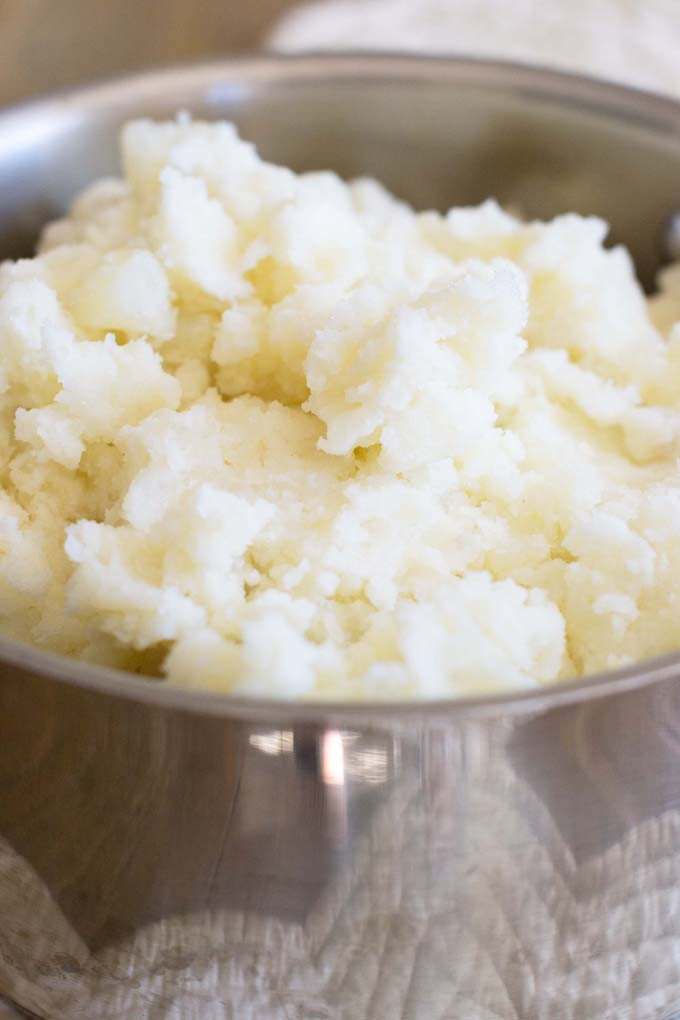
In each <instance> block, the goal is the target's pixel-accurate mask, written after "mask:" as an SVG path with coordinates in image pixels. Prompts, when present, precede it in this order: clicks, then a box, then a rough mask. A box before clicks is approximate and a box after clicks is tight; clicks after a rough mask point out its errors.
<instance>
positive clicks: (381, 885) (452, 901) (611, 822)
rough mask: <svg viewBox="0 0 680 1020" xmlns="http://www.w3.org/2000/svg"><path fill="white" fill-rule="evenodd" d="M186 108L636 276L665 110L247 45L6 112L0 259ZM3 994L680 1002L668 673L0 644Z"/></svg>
mask: <svg viewBox="0 0 680 1020" xmlns="http://www.w3.org/2000/svg"><path fill="white" fill-rule="evenodd" d="M178 109H188V110H190V111H191V112H193V113H195V114H199V115H207V116H209V117H213V118H214V117H218V116H224V117H228V118H231V119H233V120H235V121H236V122H237V123H238V124H239V126H240V127H241V129H242V131H243V132H244V133H245V135H246V136H247V137H249V138H251V139H252V140H254V141H255V142H257V143H258V145H259V146H260V148H261V150H262V151H263V153H264V154H265V155H266V156H268V157H270V158H273V159H276V160H280V161H282V162H285V163H287V164H289V165H292V166H294V167H296V168H298V169H308V168H312V167H315V168H318V167H332V168H334V169H336V170H338V171H340V172H341V173H343V174H345V175H352V174H358V173H361V174H366V173H369V174H375V175H377V176H378V177H379V178H381V179H382V180H383V181H385V182H386V183H387V184H388V185H389V186H390V187H392V188H393V189H394V190H395V191H396V192H397V193H399V194H401V195H402V196H403V197H405V198H407V199H408V200H410V201H412V202H414V203H415V204H416V205H418V206H421V207H422V206H439V207H442V208H443V207H446V206H447V205H450V204H454V203H455V204H464V203H470V202H476V201H479V200H481V199H483V198H485V197H487V196H488V195H495V196H496V197H498V198H499V199H500V200H501V201H502V202H511V203H516V204H519V205H520V206H521V207H522V209H523V210H524V211H525V212H526V213H527V214H528V215H531V216H541V215H546V216H549V215H554V214H555V213H557V212H560V211H565V210H573V209H576V210H578V211H581V212H597V213H598V214H600V215H603V216H604V217H605V218H607V219H608V220H609V221H610V222H611V223H612V227H613V236H614V237H615V239H617V240H622V241H624V242H625V243H626V244H627V245H628V246H629V247H630V248H631V250H632V251H633V254H634V256H635V258H636V260H637V262H638V265H639V267H640V271H641V274H642V276H643V278H644V279H645V281H647V282H650V281H651V280H652V278H653V275H654V272H655V270H656V268H657V267H658V264H659V260H660V257H661V238H662V236H663V230H664V224H665V222H666V220H667V217H668V215H669V214H670V213H671V211H672V210H673V209H674V208H677V206H678V204H679V203H680V105H678V104H676V103H673V102H671V101H669V100H664V99H661V98H659V97H656V96H652V95H648V94H644V93H641V92H636V91H633V90H626V89H623V88H619V87H614V86H610V85H605V84H601V83H599V84H598V83H596V82H593V81H589V80H586V79H584V78H578V77H573V76H567V75H561V74H556V73H550V72H548V71H544V70H536V69H529V68H526V67H524V68H521V67H518V66H513V65H509V64H507V65H504V64H499V63H488V62H483V61H471V60H453V59H452V60H431V59H430V60H426V59H419V58H411V57H408V58H406V57H375V56H362V57H356V56H333V57H331V56H324V57H315V56H310V57H305V58H269V57H267V58H259V59H249V60H245V61H233V62H229V63H217V64H208V65H203V66H199V67H187V68H183V69H174V70H169V71H163V72H153V73H150V74H146V75H141V76H137V77H132V78H127V79H121V80H119V81H115V82H112V83H106V84H103V85H97V86H94V87H89V88H86V89H81V90H78V91H74V92H69V93H65V94H63V95H58V96H56V97H54V98H51V99H47V100H44V101H40V102H37V103H31V104H27V105H25V106H23V107H19V108H17V109H14V110H10V111H7V112H5V113H2V114H0V236H1V237H2V238H3V241H2V244H3V254H5V255H8V254H11V255H17V254H22V253H26V251H28V250H29V248H30V244H31V242H32V240H33V239H34V237H35V234H36V231H37V229H38V227H39V225H40V224H41V223H42V222H44V221H45V220H46V219H47V218H49V217H51V216H53V215H55V214H57V213H59V212H60V211H62V210H63V208H64V206H65V204H66V202H67V201H68V199H69V198H70V197H71V196H72V195H73V193H74V192H75V191H77V190H78V188H80V187H81V186H82V185H83V184H85V183H86V182H87V181H89V180H91V179H92V178H94V177H96V176H98V175H101V174H104V173H109V172H111V171H112V170H114V169H115V165H116V157H115V140H116V133H117V128H118V126H119V125H120V124H121V122H123V121H124V120H125V119H127V118H128V117H131V116H135V115H141V114H144V115H168V114H174V113H175V112H176V111H177V110H178ZM0 664H1V677H0V791H1V793H0V988H2V989H4V991H5V992H7V993H9V994H10V995H11V996H12V997H13V998H14V999H15V1000H16V1001H17V1002H19V1003H21V1004H22V1005H23V1006H24V1007H25V1008H27V1009H30V1010H31V1011H33V1012H34V1013H36V1014H38V1015H40V1016H45V1017H50V1018H54V1020H57V1018H58V1020H65V1018H68V1020H73V1018H81V1017H82V1018H83V1020H85V1018H88V1020H91V1018H92V1017H94V1016H102V1017H104V1016H105V1017H107V1020H114V1018H116V1020H117V1018H121V1020H122V1018H125V1020H129V1018H132V1017H134V1018H135V1020H157V1018H161V1017H162V1018H165V1017H168V1018H180V1017H181V1018H183V1020H193V1018H196V1020H198V1018H199V1017H200V1018H210V1020H212V1018H216V1020H228V1018H229V1020H230V1018H234V1020H265V1018H266V1020H269V1018H274V1020H279V1018H280V1020H284V1018H285V1020H291V1018H300V1020H322V1018H325V1020H331V1018H333V1020H335V1018H342V1020H383V1018H385V1020H394V1018H396V1017H401V1018H403V1020H421V1018H422V1020H434V1018H437V1020H492V1018H493V1020H500V1018H502V1020H505V1018H522V1020H591V1018H592V1020H595V1018H597V1020H614V1018H616V1020H619V1018H621V1017H623V1016H630V1017H635V1020H646V1018H650V1020H651V1018H652V1017H661V1016H664V1017H670V1016H671V1015H673V1016H680V1013H677V1014H676V1013H674V1012H673V1004H674V1003H675V1004H676V1005H677V1004H678V1002H680V684H679V683H678V681H679V680H680V657H678V656H673V657H667V658H666V659H663V660H657V661H654V662H647V663H644V664H643V665H642V666H640V667H637V668H633V669H627V670H624V671H621V672H618V673H612V674H609V675H607V676H602V677H594V678H590V679H588V680H585V681H579V682H574V683H566V684H563V685H561V686H558V687H556V688H553V689H551V690H550V691H548V692H544V693H530V694H526V693H522V694H517V695H514V696H511V697H505V698H501V697H491V698H486V699H480V700H477V701H471V700H467V701H458V702H439V703H435V704H432V703H428V704H422V703H413V704H406V705H387V706H385V705H364V706H353V707H352V706H346V705H339V704H332V705H329V704H326V705H310V704H305V705H300V704H288V703H278V702H273V701H248V700H237V699H234V698H229V697H226V696H218V695H214V694H210V693H196V692H190V691H184V690H177V689H172V688H169V687H167V686H164V685H163V684H162V683H159V682H157V681H155V682H154V681H150V680H143V679H140V678H135V677H131V676H128V675H124V674H121V673H117V672H116V671H113V670H106V669H103V668H98V667H93V666H90V665H87V664H84V663H81V662H74V661H70V660H65V659H62V658H60V657H58V656H54V655H48V654H44V653H41V652H38V651H36V650H34V649H30V648H27V647H25V646H21V645H18V644H15V643H11V642H7V641H1V642H0Z"/></svg>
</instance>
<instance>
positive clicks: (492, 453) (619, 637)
mask: <svg viewBox="0 0 680 1020" xmlns="http://www.w3.org/2000/svg"><path fill="white" fill-rule="evenodd" d="M122 148H123V163H124V168H125V176H124V180H122V181H119V180H105V181H100V182H98V183H96V184H94V185H93V186H92V187H91V188H89V189H88V190H87V191H86V192H85V193H84V194H83V195H82V196H81V197H80V198H79V199H78V200H77V201H76V202H75V204H74V206H73V208H72V210H71V212H70V215H69V216H68V218H66V219H64V220H62V221H60V222H58V223H55V224H53V225H51V226H50V227H48V228H47V230H46V231H45V234H44V237H43V240H42V243H41V247H40V254H39V255H38V256H37V257H36V258H34V259H30V260H26V261H20V262H16V263H6V264H4V265H3V266H2V268H1V270H0V335H1V348H0V349H1V354H0V381H1V385H2V394H3V396H2V416H3V418H2V420H3V428H2V449H1V453H2V492H1V493H0V613H1V616H2V630H3V632H4V633H5V634H6V635H9V636H11V637H14V638H19V639H21V640H25V641H29V642H32V643H34V644H36V645H40V646H42V647H44V648H49V649H54V650H56V651H58V652H62V653H66V654H69V655H74V656H77V657H79V658H81V659H85V660H87V661H91V662H99V663H106V664H112V665H116V666H120V667H123V668H126V669H130V670H134V671H141V672H147V673H152V674H157V675H162V676H165V677H166V678H167V680H168V681H169V682H171V683H181V684H190V685H195V686H200V687H211V688H216V689H219V690H223V691H234V692H238V693H239V694H249V695H274V696H279V697H287V698H294V697H303V698H329V697H334V698H343V699H344V698H349V699H367V698H402V697H405V698H435V697H447V696H451V695H464V694H471V693H479V692H486V691H496V690H513V689H518V688H532V687H536V686H538V685H543V684H551V683H554V682H556V681H558V680H559V679H560V678H563V677H568V676H573V675H574V674H585V673H591V672H593V671H596V670H603V669H609V668H612V667H617V666H621V665H623V664H625V663H629V662H631V661H634V660H636V659H640V658H643V657H645V656H650V655H653V654H656V653H660V652H664V651H667V650H669V649H671V648H673V647H674V646H677V645H678V644H680V637H679V635H678V629H677V626H678V619H679V615H680V471H679V469H678V453H679V442H678V440H679V435H680V272H679V271H678V269H673V270H670V271H668V272H667V273H666V274H665V275H664V276H663V278H662V280H661V289H660V293H659V295H658V296H657V297H655V298H654V299H653V300H652V301H651V302H648V301H646V299H645V297H644V296H643V294H642V293H641V290H640V288H639V286H638V284H637V282H636V280H635V276H634V273H633V268H632V266H631V262H630V259H629V257H628V255H627V253H626V252H625V251H624V250H622V249H620V248H616V249H613V250H606V249H605V248H604V247H603V242H604V238H605V234H606V227H605V224H604V223H602V222H601V221H599V220H597V219H593V218H589V219H583V218H581V217H579V216H575V215H568V216H562V217H559V218H558V219H556V220H554V221H553V222H551V223H523V222H521V221H519V220H517V219H515V218H513V217H512V216H510V215H508V214H507V213H505V212H504V211H502V210H501V209H500V208H499V207H498V206H497V205H496V204H495V203H494V202H493V201H489V202H486V203H485V204H483V205H482V206H480V207H479V208H474V209H454V210H452V211H451V212H449V213H448V215H446V216H440V215H439V214H436V213H433V212H426V213H416V212H414V211H413V210H412V209H410V208H409V207H407V206H406V205H403V204H402V203H400V202H398V201H397V200H396V199H395V198H393V197H392V196H391V195H390V194H388V193H387V192H386V191H385V190H384V189H383V188H382V187H381V186H380V185H379V184H377V183H375V182H374V181H370V180H359V181H355V182H354V183H351V184H345V183H343V182H342V181H341V180H339V179H338V178H337V177H336V176H334V175H333V174H330V173H315V174H306V175H304V176H296V175H295V174H293V173H292V172H290V171H289V170H286V169H283V168H280V167H276V166H272V165H269V164H267V163H264V162H263V161H261V160H260V159H259V157H258V155H257V154H256V152H255V151H254V149H253V148H252V146H250V145H249V144H247V143H245V142H243V141H241V140H240V139H239V137H238V135H237V134H236V132H235V130H234V129H233V127H232V126H230V125H229V124H203V123H191V122H189V121H186V120H179V121H178V122H177V123H163V124H155V123H151V122H148V121H138V122H135V123H131V124H129V125H128V126H127V127H126V129H125V131H124V132H123V139H122Z"/></svg>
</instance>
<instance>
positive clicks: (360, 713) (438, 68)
mask: <svg viewBox="0 0 680 1020" xmlns="http://www.w3.org/2000/svg"><path fill="white" fill-rule="evenodd" d="M358 77H362V78H365V79H367V80H370V81H383V82H388V81H390V80H399V81H400V82H402V83H403V82H409V83H411V82H412V83H413V85H414V87H417V85H418V84H419V83H426V82H427V81H430V80H437V81H439V82H441V81H450V82H451V84H452V85H454V84H474V85H475V86H478V87H479V86H484V85H488V86H489V87H490V88H492V87H498V86H499V85H503V84H507V85H510V84H511V85H512V87H513V89H514V90H515V92H518V91H519V92H520V93H521V92H526V94H527V96H531V97H532V98H534V99H536V98H537V97H538V98H541V99H544V100H546V101H552V102H556V101H558V102H560V103H563V104H575V105H577V106H579V107H580V108H581V109H591V110H592V111H593V112H594V113H598V114H600V115H611V116H612V117H616V118H617V119H619V120H622V121H627V122H631V121H632V122H638V123H639V124H640V125H641V126H642V127H646V128H648V129H651V128H653V129H655V130H657V131H658V130H660V129H661V130H663V131H665V132H669V133H672V134H674V135H678V136H680V102H677V101H676V100H674V99H671V98H668V97H666V96H662V95H657V94H655V93H652V92H648V91H645V90H641V89H638V88H634V87H631V86H626V85H619V84H614V83H610V82H605V81H600V80H598V79H595V78H591V77H587V76H585V75H580V74H574V73H570V72H565V71H554V70H550V69H547V68H545V67H539V66H531V65H528V64H519V63H515V62H511V61H501V60H487V59H484V58H477V57H467V56H465V57H463V56H446V57H442V56H436V57H434V56H432V57H430V56H428V57H425V56H413V55H409V54H399V53H397V54H392V53H391V54H386V53H377V52H376V53H372V52H362V53H361V54H357V53H345V52H341V53H333V54H328V53H306V54H303V55H289V54H272V55H270V54H267V55H253V56H245V57H235V58H230V59H226V60H217V61H216V60H211V61H206V62H200V63H190V64H180V65H173V66H170V67H165V68H161V69H158V70H152V71H147V72H141V73H134V74H128V75H120V76H117V77H115V78H108V79H105V80H103V81H96V82H94V83H91V84H87V85H84V86H79V87H75V88H68V89H64V90H60V91H58V92H55V93H50V94H48V95H45V96H39V97H37V98H34V99H30V100H27V101H25V102H22V103H19V104H16V105H13V106H10V107H7V108H5V109H4V110H1V111H0V138H2V146H3V147H7V146H11V145H12V142H13V136H14V139H15V140H16V142H17V143H18V144H25V142H26V129H27V127H29V126H30V122H31V121H32V120H33V119H37V120H38V121H39V122H40V124H41V126H42V127H43V128H44V127H45V126H48V125H49V123H50V119H51V117H52V116H54V115H56V114H60V115H62V116H63V115H64V113H65V112H70V111H73V112H74V113H76V114H77V112H78V111H79V110H83V109H88V110H90V111H91V110H92V109H95V110H96V109H103V108H105V107H107V106H109V104H110V103H111V102H112V101H113V100H114V99H115V100H116V102H120V101H121V100H122V99H124V98H125V97H126V96H129V97H130V98H133V97H134V96H135V95H136V94H138V93H139V92H142V93H146V94H147V95H151V94H153V93H154V92H165V91H166V90H167V89H168V88H169V87H170V84H172V89H173V90H174V91H176V92H177V93H178V94H181V92H182V88H183V87H184V88H187V89H188V88H189V87H191V88H194V89H195V88H196V87H197V86H198V85H201V86H203V87H204V88H205V90H206V91H207V92H208V94H209V93H210V90H211V89H219V86H220V84H222V83H230V84H231V85H235V84H236V85H240V86H242V87H244V88H248V87H252V88H256V87H257V85H258V82H266V83H269V84H271V82H272V81H276V80H277V79H278V80H285V81H286V83H287V84H290V83H292V82H295V81H297V80H299V81H300V82H307V83H309V82H310V81H313V80H314V79H317V80H319V81H323V82H324V83H328V82H329V81H333V80H337V81H339V82H340V81H342V80H343V79H348V78H351V79H353V80H356V79H357V78H358ZM29 134H30V132H29ZM2 664H6V665H11V666H14V667H16V668H19V669H21V670H25V671H27V672H30V673H33V674H36V675H40V676H46V677H50V678H51V679H53V680H55V681H57V682H61V683H67V684H74V685H76V686H78V687H81V688H89V689H90V690H92V691H93V692H96V691H100V692H102V693H107V694H111V695H118V696H120V697H123V698H127V699H132V700H134V701H139V702H146V703H151V704H155V705H159V706H166V707H168V708H175V709H181V710H186V711H189V712H196V713H201V714H208V715H214V716H230V717H235V718H244V719H251V720H257V719H260V718H261V719H263V720H268V721H271V719H272V718H276V719H278V720H281V721H282V722H283V721H286V720H293V719H294V720H295V721H296V722H303V723H304V722H309V723H310V724H311V723H319V722H320V723H324V724H326V725H342V724H345V725H352V724H359V723H361V724H363V725H367V724H369V725H371V724H373V723H381V724H387V725H390V726H395V727H398V726H400V725H402V724H403V725H411V724H412V723H413V722H414V720H417V719H419V718H422V719H423V720H427V721H428V722H429V723H432V721H433V720H436V718H437V717H440V718H442V720H443V719H446V720H451V718H452V717H453V716H458V717H460V716H469V717H473V716H474V717H479V716H488V715H494V716H495V715H506V714H509V713H516V712H521V713H527V712H528V713H531V712H540V711H543V710H545V709H547V708H552V707H554V706H558V705H566V704H570V703H574V702H579V701H586V700H590V699H594V698H598V697H602V696H607V695H614V694H615V693H618V692H622V691H624V690H630V689H633V688H641V687H644V686H647V685H648V684H652V683H657V682H659V681H662V680H667V679H669V678H670V677H671V676H672V674H673V673H674V672H676V671H677V669H678V667H679V666H680V651H679V652H674V653H672V654H669V655H664V656H660V657H656V658H653V659H647V660H645V661H643V662H639V663H635V664H633V665H630V666H627V667H625V668H623V669H619V670H613V671H608V672H604V673H599V674H596V675H591V676H588V677H586V678H579V679H575V680H567V681H562V682H559V683H557V684H555V685H552V686H550V687H542V688H536V689H531V690H521V691H514V692H510V693H494V694H488V695H480V696H476V697H462V698H451V699H444V700H430V701H424V700H415V701H414V700H410V701H372V702H337V701H314V702H312V701H285V700H278V699H270V698H268V699H265V698H246V697H237V696H234V695H232V694H226V693H222V692H216V691H210V690H196V689H193V688H188V687H179V686H174V685H171V684H168V683H166V682H164V681H162V680H158V679H157V678H153V677H140V676H136V675H134V674H131V673H128V672H126V671H124V670H119V669H113V668H109V667H104V666H97V665H93V664H91V663H87V662H83V661H82V660H78V659H73V658H70V657H67V656H63V655H58V654H55V653H52V652H45V651H42V650H40V649H38V648H35V647H33V646H30V645H27V644H24V643H22V642H18V641H13V640H9V639H6V638H2V637H0V667H1V666H2Z"/></svg>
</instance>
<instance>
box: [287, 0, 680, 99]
mask: <svg viewBox="0 0 680 1020" xmlns="http://www.w3.org/2000/svg"><path fill="white" fill-rule="evenodd" d="M268 45H269V46H270V47H272V48H274V49H282V50H288V51H301V50H310V49H388V50H408V51H411V52H418V51H420V52H429V53H462V54H473V55H476V56H487V57H500V58H509V59H514V60H520V61H524V62H530V63H531V62H533V63H540V64H545V65H550V66H552V67H557V68H561V69H563V70H569V71H580V72H584V73H587V74H591V75H596V76H599V77H604V78H610V79H614V80H617V81H623V82H627V83H629V84H633V85H637V86H640V87H643V88H649V89H653V90H658V91H663V92H668V93H670V94H674V95H678V96H680V0H317V2H315V3H311V4H306V5H303V6H301V7H299V8H294V9H293V10H292V12H291V13H289V14H287V15H286V16H285V17H284V18H283V19H282V21H281V22H280V23H279V24H278V25H277V26H275V28H274V30H273V31H272V33H271V34H270V36H269V39H268Z"/></svg>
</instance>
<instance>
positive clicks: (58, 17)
mask: <svg viewBox="0 0 680 1020" xmlns="http://www.w3.org/2000/svg"><path fill="white" fill-rule="evenodd" d="M291 6H293V0H0V103H4V102H8V101H12V100H16V99H20V98H22V97H24V96H28V95H31V94H35V93H38V92H45V91H47V90H49V89H52V88H57V87H59V86H63V85H71V84H74V83H76V82H79V81H84V80H87V79H91V78H95V77H99V76H105V75H111V74H116V73H118V72H120V71H127V70H133V69H136V68H141V67H148V66H153V65H158V64H164V63H171V62H173V61H181V60H190V59H192V58H200V57H215V56H220V55H226V54H230V53H235V52H239V51H241V52H242V51H244V50H253V49H257V48H258V46H259V45H260V43H261V41H262V39H263V38H264V36H265V35H266V33H267V31H268V29H269V27H270V26H271V25H272V24H273V22H274V20H275V19H276V17H277V16H279V15H280V14H281V13H282V12H283V11H284V10H285V9H286V8H288V7H291Z"/></svg>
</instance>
